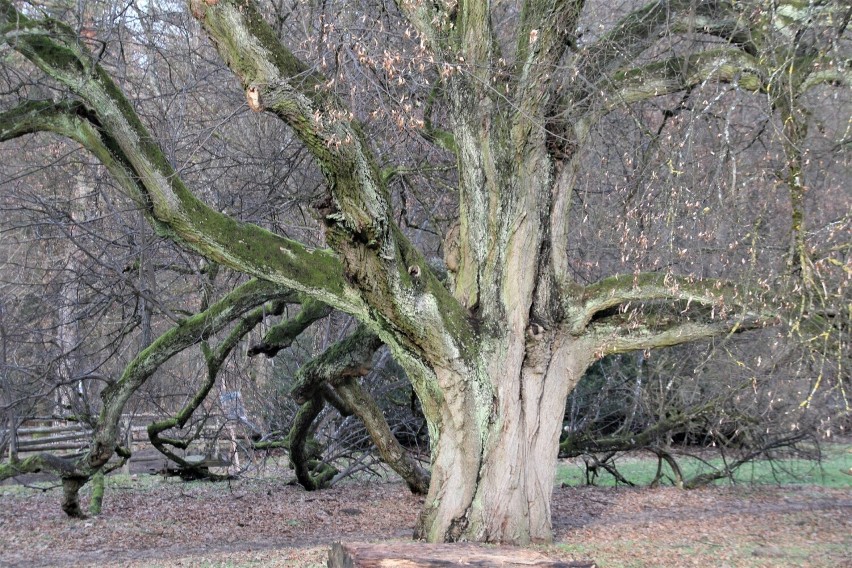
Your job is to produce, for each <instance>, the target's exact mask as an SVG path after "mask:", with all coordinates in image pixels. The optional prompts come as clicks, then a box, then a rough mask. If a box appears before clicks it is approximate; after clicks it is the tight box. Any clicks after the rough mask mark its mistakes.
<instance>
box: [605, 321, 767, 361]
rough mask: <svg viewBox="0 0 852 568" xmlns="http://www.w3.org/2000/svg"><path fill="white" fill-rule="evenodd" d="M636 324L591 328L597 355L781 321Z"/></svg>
mask: <svg viewBox="0 0 852 568" xmlns="http://www.w3.org/2000/svg"><path fill="white" fill-rule="evenodd" d="M634 320H635V321H629V318H627V317H625V318H618V317H614V318H606V319H604V320H602V321H600V322H595V323H593V324H591V325H590V326H589V330H588V335H590V336H591V337H592V338H593V339H594V341H595V342H596V344H597V347H596V349H595V353H596V354H597V355H598V356H601V357H603V356H604V355H611V354H614V353H626V352H629V351H638V350H644V349H657V348H659V347H671V346H672V345H681V344H683V343H689V342H692V341H699V340H702V339H710V338H712V337H718V336H720V335H726V334H732V333H740V332H743V331H748V330H752V329H760V328H764V327H766V326H768V325H772V324H774V323H777V320H774V319H771V318H767V317H759V316H754V315H748V316H743V317H728V318H725V319H719V320H708V321H685V320H684V319H683V318H674V319H672V318H666V317H663V318H660V319H657V318H655V317H650V318H643V317H641V316H640V317H636V318H634Z"/></svg>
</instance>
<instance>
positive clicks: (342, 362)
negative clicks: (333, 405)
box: [290, 326, 382, 404]
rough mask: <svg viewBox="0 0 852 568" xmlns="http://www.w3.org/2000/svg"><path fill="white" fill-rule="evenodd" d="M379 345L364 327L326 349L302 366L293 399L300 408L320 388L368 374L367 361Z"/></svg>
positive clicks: (377, 340) (376, 339)
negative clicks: (326, 384) (323, 385)
mask: <svg viewBox="0 0 852 568" xmlns="http://www.w3.org/2000/svg"><path fill="white" fill-rule="evenodd" d="M381 345H382V342H381V340H379V338H378V337H376V335H375V334H373V333H371V332H370V331H369V330H367V329H366V328H365V327H364V326H360V327H359V328H358V329H357V330H355V332H354V333H352V334H351V335H350V336H349V337H347V338H346V339H344V340H342V341H339V342H337V343H335V344H334V345H332V346H331V347H329V348H328V349H326V350H325V351H324V352H323V353H322V354H321V355H319V356H318V357H315V358H314V359H312V360H311V361H310V362H309V363H307V364H306V365H304V366H303V367H302V368H301V369H299V372H298V373H297V374H296V384H295V385H293V388H292V390H291V391H290V396H292V397H293V399H294V400H295V401H296V402H298V403H300V404H303V403H305V402H307V401H308V400H310V398H311V397H312V396H313V395H314V393H316V392H317V391H318V389H319V387H320V386H321V385H322V384H323V383H326V382H329V383H331V384H332V386H333V385H334V383H335V382H338V381H340V380H343V379H344V378H346V377H362V376H364V375H366V374H367V373H368V372H369V371H370V360H371V359H372V357H373V353H375V352H376V349H378V348H379V347H381Z"/></svg>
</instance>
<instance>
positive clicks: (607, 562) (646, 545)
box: [0, 475, 852, 568]
mask: <svg viewBox="0 0 852 568" xmlns="http://www.w3.org/2000/svg"><path fill="white" fill-rule="evenodd" d="M58 500H59V490H58V489H52V490H49V491H36V490H32V489H26V488H22V487H20V486H17V487H16V486H3V487H0V566H133V567H137V568H139V567H151V566H209V567H213V566H223V567H224V566H258V567H261V566H324V565H325V560H326V558H327V554H328V548H329V545H330V543H331V542H333V541H335V540H343V541H378V540H391V539H400V540H402V539H407V538H409V537H410V535H411V532H412V528H413V526H414V522H415V519H416V517H417V513H418V511H419V509H420V506H421V504H422V499H421V498H419V497H416V496H413V495H411V494H410V493H409V492H408V491H407V490H406V489H405V487H404V485H402V484H398V483H387V484H378V483H369V484H367V483H364V484H354V483H353V484H344V485H339V486H337V487H336V488H334V489H330V490H326V491H320V492H314V493H308V492H305V491H303V490H301V489H299V488H298V487H294V486H292V485H288V484H287V483H286V481H277V480H273V479H247V480H243V481H235V482H231V483H217V484H211V483H204V482H191V483H186V482H181V481H180V480H179V479H176V478H168V479H164V478H160V477H154V476H143V475H139V476H135V477H126V476H123V477H120V478H117V479H115V480H112V482H111V483H110V486H109V487H108V490H107V495H106V498H105V502H104V510H103V513H102V514H101V515H100V516H98V517H94V518H90V519H86V520H71V519H68V518H66V517H65V516H64V515H63V514H62V513H61V511H60V509H59V505H58ZM553 520H554V529H555V535H556V541H555V543H554V544H552V545H549V546H544V547H536V548H537V549H538V550H539V551H540V552H542V553H543V554H545V555H547V556H548V557H551V558H553V559H563V560H585V559H593V560H595V561H596V562H597V564H598V565H599V566H602V567H610V566H612V567H617V566H637V567H638V566H647V567H652V566H720V567H721V566H730V567H737V568H740V567H758V566H772V567H774V566H778V567H787V566H825V567H831V568H835V567H839V566H850V567H852V489H848V488H847V489H843V488H840V489H837V488H834V489H828V488H821V487H816V486H786V487H745V486H735V487H711V488H706V489H700V490H694V491H681V490H678V489H675V488H671V487H663V488H656V489H632V488H631V489H628V488H599V487H564V488H557V489H556V490H555V493H554V501H553Z"/></svg>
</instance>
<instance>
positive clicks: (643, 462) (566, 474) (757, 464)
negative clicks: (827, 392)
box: [556, 443, 852, 487]
mask: <svg viewBox="0 0 852 568" xmlns="http://www.w3.org/2000/svg"><path fill="white" fill-rule="evenodd" d="M821 449H822V461H821V462H820V463H817V462H814V461H812V460H805V459H797V458H789V459H775V460H757V461H753V462H751V463H747V464H745V465H743V466H741V467H740V468H738V469H737V470H736V472H734V478H733V482H734V483H744V484H755V485H792V484H803V485H804V484H806V485H820V486H822V487H852V475H849V474H848V473H844V472H849V471H850V468H852V445H849V444H837V443H835V444H824V445H823V446H822V448H821ZM614 463H615V466H616V468H617V469H618V471H619V473H621V475H623V476H624V477H625V478H626V479H627V480H628V481H631V482H632V483H635V484H636V485H640V486H641V485H648V484H650V483H651V482H652V481H653V480H654V476H655V475H656V473H657V459H656V457H654V456H647V457H646V456H644V455H643V456H635V455H633V456H626V457H621V458H616V459H615V460H614ZM678 464H679V465H680V467H681V470H682V471H683V475H684V478H685V479H689V478H691V477H693V476H695V475H698V474H701V473H708V472H710V471H712V470H713V468H718V469H721V468H722V467H724V463H723V461H722V460H721V459H720V458H714V459H709V460H707V462H706V463H705V462H702V461H701V460H699V459H696V458H688V457H679V459H678ZM599 471H600V473H599V475H598V477H597V478H596V479H595V481H594V483H595V484H596V485H600V486H603V487H609V486H613V485H616V484H617V481H616V479H615V477H613V476H612V474H610V473H609V472H607V471H605V470H603V469H600V470H599ZM673 479H674V475H673V473H672V470H671V468H670V467H669V465H668V464H666V463H664V464H663V478H662V480H661V483H664V484H672V480H673ZM556 483H557V484H565V485H569V486H579V485H584V484H585V483H586V477H585V464H584V463H583V462H582V461H577V462H575V463H566V462H560V463H559V464H558V466H557V469H556ZM715 483H717V484H724V483H731V480H730V479H727V478H726V479H720V480H717V481H716V482H715Z"/></svg>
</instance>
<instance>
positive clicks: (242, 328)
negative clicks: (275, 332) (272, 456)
mask: <svg viewBox="0 0 852 568" xmlns="http://www.w3.org/2000/svg"><path fill="white" fill-rule="evenodd" d="M284 306H285V303H284V302H275V303H274V305H273V306H271V309H268V308H267V307H266V306H264V307H260V308H256V309H254V310H252V311H251V312H249V313H248V314H247V315H245V316H243V317H242V318H240V320H239V322H238V323H237V325H236V326H234V329H232V330H231V332H230V333H229V334H228V336H227V337H226V338H225V339H224V340H223V341H222V342H221V343H220V344H219V345H217V346H216V348H215V349H214V350H211V349H210V348H209V347H207V346H206V344H202V352H203V353H204V358H205V360H206V362H207V376H206V377H205V380H204V382H203V383H202V384H201V386H200V387H199V388H198V390H197V391H196V393H195V395H194V396H193V397H192V399H190V400H189V402H187V403H186V404H185V405H184V406H183V408H181V409H180V410H179V411H178V412H177V413H176V414H175V415H174V416H171V417H169V418H167V419H166V420H160V421H158V422H154V423H152V424H149V425H148V439H149V440H150V441H151V444H152V445H153V446H154V447H155V448H156V449H157V450H158V451H159V452H160V453H161V454H163V455H164V456H166V457H168V458H169V459H170V460H172V461H174V462H175V463H177V464H178V465H179V466H180V467H181V468H183V469H184V470H186V471H187V472H191V473H193V474H195V475H196V476H198V477H207V478H210V479H224V477H223V476H219V475H214V474H211V473H210V472H209V471H205V470H204V469H206V468H203V465H201V464H197V463H193V462H188V461H186V460H185V459H184V458H183V457H181V456H179V455H178V454H176V453H175V452H173V451H171V450H170V449H169V448H168V447H167V446H172V447H178V448H182V449H186V446H187V444H186V442H183V441H180V440H172V439H170V438H163V437H161V436H160V434H161V433H163V432H165V431H166V430H168V429H170V428H183V427H184V426H185V425H186V423H187V422H188V421H189V419H190V418H192V415H193V413H194V412H195V411H196V410H197V409H198V407H199V406H201V404H202V403H203V402H204V400H205V399H206V398H207V395H208V394H209V393H210V390H211V389H212V388H213V385H214V384H215V383H216V378H217V377H218V375H219V371H220V369H221V368H222V364H223V363H224V362H225V359H226V358H227V357H228V355H229V354H230V353H231V351H233V349H234V347H236V346H237V345H238V344H239V342H240V341H241V340H242V339H243V337H245V336H246V335H247V334H248V333H249V332H250V331H251V330H253V329H254V328H255V327H257V325H258V324H259V323H260V322H261V321H263V318H264V317H266V316H269V315H278V314H280V313H281V311H282V310H283V309H284Z"/></svg>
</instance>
